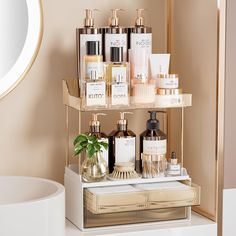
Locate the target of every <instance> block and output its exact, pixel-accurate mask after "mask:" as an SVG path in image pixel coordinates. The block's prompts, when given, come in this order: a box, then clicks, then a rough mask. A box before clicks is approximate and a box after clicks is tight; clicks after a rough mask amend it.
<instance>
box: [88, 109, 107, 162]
mask: <svg viewBox="0 0 236 236" xmlns="http://www.w3.org/2000/svg"><path fill="white" fill-rule="evenodd" d="M105 115H106V114H104V113H95V114H92V120H91V121H90V122H89V127H90V131H89V132H88V133H87V134H88V135H91V136H95V137H96V138H98V140H99V141H101V142H106V143H108V136H107V135H106V134H105V133H103V132H101V123H100V121H99V120H98V116H105ZM108 149H109V147H108ZM101 151H102V156H103V159H104V160H105V161H106V163H107V166H108V153H109V151H108V150H106V149H105V148H102V150H101Z"/></svg>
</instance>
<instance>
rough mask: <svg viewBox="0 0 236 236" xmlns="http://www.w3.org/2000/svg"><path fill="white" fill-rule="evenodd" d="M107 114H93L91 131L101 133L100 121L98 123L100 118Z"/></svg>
mask: <svg viewBox="0 0 236 236" xmlns="http://www.w3.org/2000/svg"><path fill="white" fill-rule="evenodd" d="M106 115H107V114H105V113H94V114H92V117H93V119H92V121H90V123H89V125H90V129H91V131H93V132H100V121H98V116H106Z"/></svg>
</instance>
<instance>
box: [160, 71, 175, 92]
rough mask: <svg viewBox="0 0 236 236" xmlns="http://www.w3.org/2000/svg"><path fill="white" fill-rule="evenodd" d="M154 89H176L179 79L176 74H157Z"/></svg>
mask: <svg viewBox="0 0 236 236" xmlns="http://www.w3.org/2000/svg"><path fill="white" fill-rule="evenodd" d="M156 87H157V88H163V89H177V88H178V87H179V77H178V75H177V74H158V75H157V79H156Z"/></svg>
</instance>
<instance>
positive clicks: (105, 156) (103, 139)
mask: <svg viewBox="0 0 236 236" xmlns="http://www.w3.org/2000/svg"><path fill="white" fill-rule="evenodd" d="M98 142H105V143H108V139H107V138H101V139H99V140H98ZM101 151H102V157H103V159H104V161H105V162H106V163H107V166H108V149H107V150H106V149H105V148H104V147H102V148H101Z"/></svg>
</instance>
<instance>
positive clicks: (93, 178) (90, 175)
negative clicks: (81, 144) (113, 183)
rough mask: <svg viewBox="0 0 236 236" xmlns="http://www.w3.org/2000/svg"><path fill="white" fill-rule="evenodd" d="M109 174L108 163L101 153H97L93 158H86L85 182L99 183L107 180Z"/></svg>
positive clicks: (84, 163)
mask: <svg viewBox="0 0 236 236" xmlns="http://www.w3.org/2000/svg"><path fill="white" fill-rule="evenodd" d="M107 173H108V168H107V163H106V161H105V160H104V159H103V156H102V153H101V152H96V153H95V154H94V155H93V156H92V157H88V155H86V158H85V160H84V162H83V164H82V179H83V181H85V182H99V181H103V180H105V178H106V175H107Z"/></svg>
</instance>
